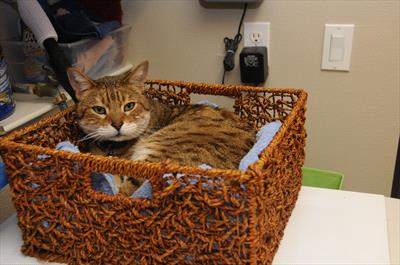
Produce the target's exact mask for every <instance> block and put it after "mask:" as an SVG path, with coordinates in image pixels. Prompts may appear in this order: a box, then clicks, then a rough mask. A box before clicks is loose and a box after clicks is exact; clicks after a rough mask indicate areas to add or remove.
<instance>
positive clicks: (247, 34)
mask: <svg viewBox="0 0 400 265" xmlns="http://www.w3.org/2000/svg"><path fill="white" fill-rule="evenodd" d="M270 27H271V23H270V22H245V23H244V33H243V37H244V47H254V46H261V47H267V48H268V50H269V48H270V47H269V39H270V36H269V35H270Z"/></svg>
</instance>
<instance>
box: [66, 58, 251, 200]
mask: <svg viewBox="0 0 400 265" xmlns="http://www.w3.org/2000/svg"><path fill="white" fill-rule="evenodd" d="M147 73H148V62H147V61H144V62H142V63H141V64H139V65H138V66H137V67H136V68H135V69H134V70H132V71H129V72H127V73H125V74H122V75H119V76H110V77H104V78H101V79H98V80H96V81H94V80H92V79H90V78H89V77H87V76H86V75H84V74H83V73H82V72H81V71H80V70H79V69H76V68H70V69H68V77H69V80H70V83H71V86H72V87H73V88H74V90H75V93H76V96H77V98H78V100H79V103H78V104H77V117H78V124H79V126H80V128H81V129H82V131H83V132H84V133H85V134H86V136H85V137H84V139H89V140H92V141H93V143H96V145H93V146H95V148H92V150H91V151H92V152H93V153H97V154H99V153H101V154H104V155H116V156H119V157H123V158H127V159H131V160H144V161H149V162H159V161H162V160H167V159H168V160H170V161H171V162H174V163H177V164H179V165H185V166H194V167H197V166H199V165H200V164H208V165H209V166H211V167H213V168H226V169H237V168H238V165H239V162H240V160H241V158H242V157H243V156H244V155H245V154H246V153H247V152H248V151H249V150H250V148H251V147H252V146H253V144H254V141H255V133H256V132H255V130H254V129H253V128H252V127H251V126H250V125H248V124H247V123H246V122H244V121H242V120H240V119H239V118H238V117H237V116H236V115H235V114H234V113H232V112H229V111H226V110H223V109H220V108H214V107H210V106H207V105H187V106H172V105H167V104H163V103H162V102H160V101H158V100H155V99H151V98H149V97H147V96H146V95H145V94H144V91H145V90H144V82H145V79H146V77H147ZM120 180H121V179H120ZM120 180H118V179H117V182H118V186H119V190H120V192H121V193H131V192H132V191H133V190H134V188H135V187H133V186H135V185H140V181H137V180H133V179H132V178H130V181H127V180H126V179H122V180H121V181H122V183H121V182H120ZM132 184H134V185H132Z"/></svg>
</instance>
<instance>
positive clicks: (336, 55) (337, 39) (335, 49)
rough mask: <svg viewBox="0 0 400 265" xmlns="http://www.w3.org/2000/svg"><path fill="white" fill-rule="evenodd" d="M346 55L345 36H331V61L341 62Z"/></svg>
mask: <svg viewBox="0 0 400 265" xmlns="http://www.w3.org/2000/svg"><path fill="white" fill-rule="evenodd" d="M343 54H344V36H343V35H339V34H333V35H331V47H330V51H329V61H331V62H341V61H343Z"/></svg>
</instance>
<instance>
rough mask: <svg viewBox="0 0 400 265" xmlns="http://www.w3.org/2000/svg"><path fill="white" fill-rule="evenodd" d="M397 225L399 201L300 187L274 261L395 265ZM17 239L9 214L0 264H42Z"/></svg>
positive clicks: (0, 236)
mask: <svg viewBox="0 0 400 265" xmlns="http://www.w3.org/2000/svg"><path fill="white" fill-rule="evenodd" d="M399 227H400V200H396V199H390V198H385V197H384V196H382V195H374V194H366V193H358V192H348V191H336V190H328V189H316V188H309V187H303V188H302V190H301V192H300V195H299V199H298V202H297V204H296V207H295V209H294V211H293V214H292V216H291V218H290V220H289V223H288V225H287V227H286V229H285V235H284V238H283V240H282V242H281V244H280V247H279V250H278V252H277V254H276V256H275V259H274V262H273V264H293V265H294V264H302V265H304V264H318V265H320V264H343V265H344V264H346V265H347V264H400V257H399V256H400V254H399V249H400V244H399V240H400V230H399ZM21 244H22V241H21V231H20V230H19V228H18V227H17V220H16V217H15V215H14V216H12V217H10V218H9V219H7V220H6V221H5V222H3V223H2V224H1V225H0V264H24V265H25V264H46V263H41V262H39V261H38V260H36V259H34V258H31V257H26V256H23V255H22V254H21V252H20V251H19V249H20V246H21ZM47 264H57V263H47Z"/></svg>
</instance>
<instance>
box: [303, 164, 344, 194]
mask: <svg viewBox="0 0 400 265" xmlns="http://www.w3.org/2000/svg"><path fill="white" fill-rule="evenodd" d="M302 171H303V181H302V184H303V185H304V186H309V187H317V188H326V189H335V190H340V189H341V188H342V183H343V178H344V176H343V174H342V173H339V172H334V171H328V170H321V169H316V168H311V167H303V168H302Z"/></svg>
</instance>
